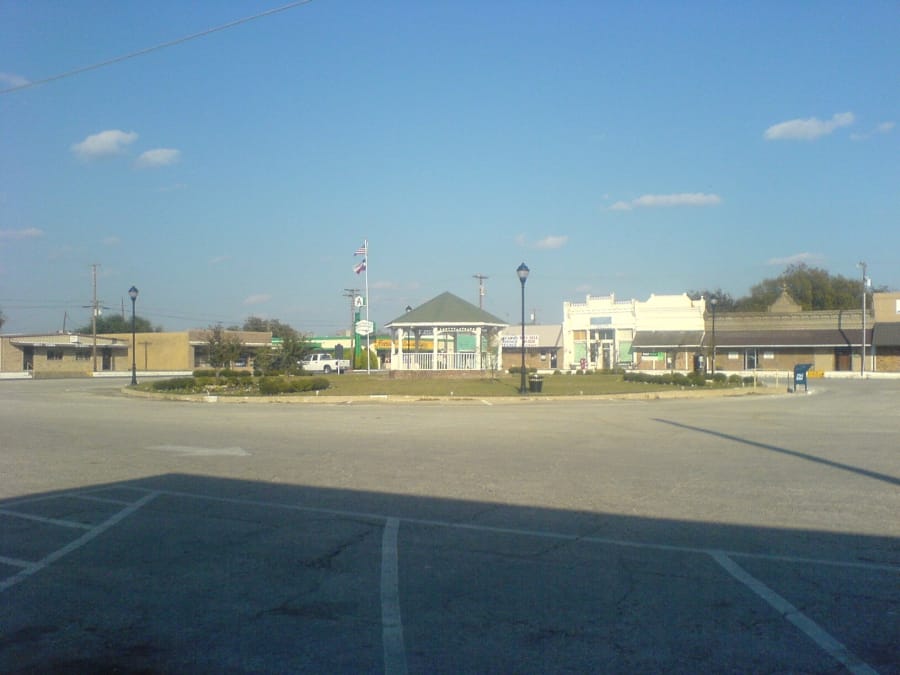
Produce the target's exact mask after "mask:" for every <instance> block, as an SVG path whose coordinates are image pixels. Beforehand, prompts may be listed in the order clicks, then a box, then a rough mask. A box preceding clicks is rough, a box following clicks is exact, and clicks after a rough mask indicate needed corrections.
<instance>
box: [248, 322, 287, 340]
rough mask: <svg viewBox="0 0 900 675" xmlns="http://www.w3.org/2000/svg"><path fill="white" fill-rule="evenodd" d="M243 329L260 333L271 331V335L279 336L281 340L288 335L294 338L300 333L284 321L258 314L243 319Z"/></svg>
mask: <svg viewBox="0 0 900 675" xmlns="http://www.w3.org/2000/svg"><path fill="white" fill-rule="evenodd" d="M243 330H252V331H259V332H262V333H268V332H271V333H272V337H277V338H281V339H283V340H284V339H287V338H289V337H292V338H295V337H298V336H299V335H300V333H298V332H297V331H296V330H294V329H293V328H291V327H290V326H289V325H287V324H286V323H281V321H279V320H278V319H262V318H260V317H258V316H250V317H247V320H246V321H244V327H243Z"/></svg>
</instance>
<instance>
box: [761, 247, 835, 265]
mask: <svg viewBox="0 0 900 675" xmlns="http://www.w3.org/2000/svg"><path fill="white" fill-rule="evenodd" d="M823 262H825V256H823V255H822V254H820V253H809V252H806V251H804V252H803V253H794V254H793V255H789V256H785V257H783V258H769V260H768V261H767V263H766V264H768V265H771V266H773V267H785V266H787V265H799V264H800V263H813V264H819V263H823Z"/></svg>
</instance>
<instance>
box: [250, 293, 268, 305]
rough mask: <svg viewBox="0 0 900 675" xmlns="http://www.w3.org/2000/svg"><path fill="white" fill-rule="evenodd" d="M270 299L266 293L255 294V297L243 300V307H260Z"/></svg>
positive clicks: (251, 296)
mask: <svg viewBox="0 0 900 675" xmlns="http://www.w3.org/2000/svg"><path fill="white" fill-rule="evenodd" d="M271 299H272V296H271V295H269V294H268V293H257V294H256V295H248V296H247V297H246V298H244V304H245V305H261V304H263V303H266V302H268V301H269V300H271Z"/></svg>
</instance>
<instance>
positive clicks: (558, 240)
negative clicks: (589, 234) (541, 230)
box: [516, 234, 569, 250]
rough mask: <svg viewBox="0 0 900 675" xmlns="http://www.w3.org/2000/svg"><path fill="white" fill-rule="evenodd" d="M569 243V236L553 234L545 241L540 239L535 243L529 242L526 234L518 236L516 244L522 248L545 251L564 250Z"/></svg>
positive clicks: (545, 238)
mask: <svg viewBox="0 0 900 675" xmlns="http://www.w3.org/2000/svg"><path fill="white" fill-rule="evenodd" d="M567 241H569V237H568V236H567V235H554V234H551V235H549V236H546V237H544V238H543V239H538V240H537V241H535V242H529V241H528V239H527V238H526V237H525V235H524V234H519V235H516V244H517V245H519V246H521V247H522V248H534V249H543V250H549V249H555V248H562V247H563V246H565V245H566V242H567Z"/></svg>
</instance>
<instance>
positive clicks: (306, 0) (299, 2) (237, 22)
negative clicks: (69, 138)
mask: <svg viewBox="0 0 900 675" xmlns="http://www.w3.org/2000/svg"><path fill="white" fill-rule="evenodd" d="M310 2H312V0H297V2H291V3H288V4H287V5H282V6H281V7H275V8H274V9H267V10H266V11H264V12H260V13H258V14H254V15H252V16H245V17H244V18H242V19H236V20H235V21H229V22H228V23H224V24H222V25H221V26H214V27H213V28H207V29H206V30H203V31H200V32H199V33H194V34H192V35H186V36H184V37H180V38H177V39H175V40H169V41H168V42H162V43H160V44H158V45H153V46H152V47H146V48H144V49H139V50H138V51H136V52H130V53H128V54H123V55H121V56H116V57H114V58H112V59H107V60H106V61H100V62H99V63H93V64H91V65H89V66H82V67H81V68H76V69H74V70H69V71H67V72H64V73H59V74H57V75H51V76H50V77H45V78H42V79H40V80H34V81H30V82H26V83H24V84H19V85H16V86H14V87H9V88H8V89H0V94H11V93H13V92H16V91H21V90H23V89H29V88H31V87H37V86H38V85H41V84H47V83H49V82H55V81H56V80H62V79H64V78H67V77H72V76H74V75H80V74H81V73H86V72H89V71H91V70H97V69H99V68H105V67H106V66H111V65H114V64H116V63H121V62H122V61H127V60H129V59H133V58H136V57H138V56H143V55H144V54H149V53H151V52H156V51H159V50H160V49H165V48H167V47H174V46H175V45H180V44H182V43H184V42H188V41H190V40H196V39H197V38H201V37H204V36H206V35H209V34H211V33H218V32H220V31H223V30H227V29H229V28H234V27H235V26H240V25H241V24H244V23H248V22H250V21H254V20H256V19H261V18H263V17H267V16H271V15H272V14H278V13H279V12H285V11H287V10H289V9H294V8H295V7H299V6H300V5H306V4H309V3H310Z"/></svg>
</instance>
